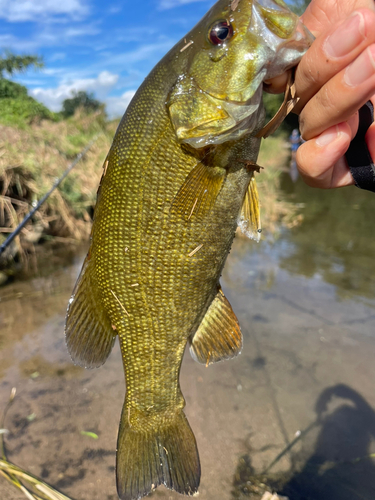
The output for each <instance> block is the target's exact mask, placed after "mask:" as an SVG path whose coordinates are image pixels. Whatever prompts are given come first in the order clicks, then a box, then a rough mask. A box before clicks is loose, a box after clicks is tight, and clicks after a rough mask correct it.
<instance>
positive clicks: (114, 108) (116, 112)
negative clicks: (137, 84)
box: [105, 90, 135, 118]
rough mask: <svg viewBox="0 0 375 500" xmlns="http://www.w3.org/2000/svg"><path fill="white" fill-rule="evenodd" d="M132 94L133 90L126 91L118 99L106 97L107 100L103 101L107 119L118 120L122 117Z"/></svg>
mask: <svg viewBox="0 0 375 500" xmlns="http://www.w3.org/2000/svg"><path fill="white" fill-rule="evenodd" d="M134 94H135V90H128V91H127V92H124V93H123V94H122V96H120V97H107V99H105V105H106V110H107V114H108V116H109V118H118V117H120V116H122V115H123V114H124V111H125V109H126V108H127V107H128V104H129V102H130V101H131V100H132V98H133V96H134Z"/></svg>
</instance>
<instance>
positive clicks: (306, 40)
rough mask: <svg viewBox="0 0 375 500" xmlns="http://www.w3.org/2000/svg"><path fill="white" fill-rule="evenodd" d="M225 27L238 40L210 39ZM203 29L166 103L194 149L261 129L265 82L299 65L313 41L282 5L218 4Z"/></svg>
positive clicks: (244, 0)
mask: <svg viewBox="0 0 375 500" xmlns="http://www.w3.org/2000/svg"><path fill="white" fill-rule="evenodd" d="M207 17H208V19H206V18H207ZM220 19H221V20H223V19H224V20H225V21H220ZM220 22H227V23H230V25H231V27H232V30H233V35H232V36H231V37H229V38H228V40H226V41H225V42H223V43H221V44H218V45H215V44H213V43H212V42H211V41H210V36H211V33H212V29H213V28H212V27H213V26H214V27H215V26H217V24H218V23H219V24H220ZM201 24H203V25H198V26H197V27H196V28H199V30H198V35H197V38H196V39H195V41H194V43H193V44H192V45H195V48H194V50H193V49H192V53H191V54H190V56H189V61H188V64H187V69H186V71H184V73H183V74H182V75H180V77H179V78H178V81H177V83H176V85H175V87H174V88H173V89H172V91H171V93H170V98H169V101H168V103H167V105H168V109H169V113H170V116H171V120H172V123H173V126H174V128H175V131H176V135H177V137H178V139H179V141H180V142H184V143H187V144H189V145H190V146H192V147H194V148H202V147H205V146H207V145H210V144H221V143H223V142H226V141H228V140H237V139H238V138H240V137H242V136H243V135H245V134H249V133H252V132H253V131H254V130H256V129H257V127H258V126H259V118H260V117H261V116H262V113H261V112H260V109H259V108H260V107H261V102H262V87H263V82H264V80H267V79H270V78H272V77H274V76H278V75H280V74H282V73H283V72H284V71H286V70H288V69H290V68H291V67H293V66H295V65H296V64H298V62H299V61H300V59H301V57H302V56H303V54H304V53H305V52H306V50H307V49H308V47H309V46H310V45H311V43H312V41H313V36H312V35H311V34H310V33H309V31H308V30H307V28H305V27H304V26H303V24H302V23H301V21H300V20H299V18H298V16H297V15H296V14H294V13H293V12H291V11H290V10H289V9H288V7H287V6H286V5H285V4H284V2H282V0H258V1H256V0H252V1H249V0H239V1H237V0H233V1H232V2H228V1H226V2H222V1H219V2H218V3H217V4H216V5H215V6H214V7H213V8H212V9H211V11H210V12H209V14H208V15H207V16H206V17H205V18H204V19H203V20H202V23H201ZM193 35H194V30H193V32H191V40H194V37H193ZM203 35H205V36H203ZM185 39H186V40H188V39H189V36H188V37H186V38H185ZM198 45H200V46H201V47H200V49H198V48H197V46H198ZM258 128H259V127H258Z"/></svg>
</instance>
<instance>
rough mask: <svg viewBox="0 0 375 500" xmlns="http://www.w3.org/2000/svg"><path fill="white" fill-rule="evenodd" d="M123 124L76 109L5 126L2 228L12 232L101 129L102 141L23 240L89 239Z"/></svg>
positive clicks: (0, 172)
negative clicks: (67, 115) (62, 116)
mask: <svg viewBox="0 0 375 500" xmlns="http://www.w3.org/2000/svg"><path fill="white" fill-rule="evenodd" d="M116 126H117V123H111V124H106V123H105V121H104V118H103V116H101V115H98V114H92V115H84V114H82V113H81V114H79V113H78V114H76V115H75V116H74V117H73V118H71V119H68V120H64V121H60V122H57V123H53V122H50V121H43V122H42V123H41V124H39V125H38V124H34V125H31V126H29V127H28V128H26V129H18V128H13V127H8V126H4V125H0V233H2V234H3V235H4V237H5V236H7V234H9V232H11V231H12V230H13V229H14V228H15V227H16V225H17V224H18V223H19V222H20V221H21V220H22V219H23V217H24V216H25V215H26V214H27V213H28V212H29V211H30V210H31V208H32V207H33V204H35V203H36V202H37V201H38V200H39V199H40V198H41V197H42V196H43V195H44V194H45V193H46V192H47V191H48V190H49V188H50V187H51V186H52V184H53V183H54V182H55V180H56V179H57V178H59V177H60V176H61V175H62V173H63V172H64V171H65V169H66V168H67V167H68V165H69V164H70V163H71V161H72V160H73V159H74V158H75V156H76V155H77V154H78V153H79V152H80V151H81V150H82V149H83V148H84V147H85V145H86V144H87V143H88V142H89V141H90V140H91V139H92V138H93V137H94V136H95V135H96V134H98V133H99V137H98V140H97V141H96V142H95V144H94V145H93V147H92V148H91V149H90V150H89V151H88V153H87V154H86V155H85V157H84V158H83V159H82V160H81V161H80V162H79V163H78V165H77V166H76V167H75V169H74V170H73V171H72V173H71V174H70V175H69V176H68V177H67V178H66V179H65V180H64V181H63V183H62V184H61V185H60V187H59V188H58V189H56V190H55V191H54V192H53V194H52V195H51V196H50V198H49V199H48V200H47V202H46V203H45V204H44V205H43V206H42V207H41V209H40V210H39V211H38V212H37V214H36V215H35V216H34V218H33V221H32V223H29V224H28V225H27V227H26V228H25V229H24V230H23V231H22V233H21V245H22V246H23V247H26V248H27V246H28V244H32V243H35V242H36V241H37V240H38V239H39V237H40V236H41V235H42V234H44V235H49V236H58V237H64V238H68V239H70V240H72V239H74V240H82V239H86V238H87V237H88V235H89V232H90V227H91V217H90V215H91V213H92V210H93V207H94V205H95V198H96V190H97V186H98V183H99V180H100V176H101V173H102V168H101V167H102V164H103V160H104V158H105V155H106V153H107V151H108V149H109V147H110V145H111V142H112V137H113V135H114V132H115V129H116Z"/></svg>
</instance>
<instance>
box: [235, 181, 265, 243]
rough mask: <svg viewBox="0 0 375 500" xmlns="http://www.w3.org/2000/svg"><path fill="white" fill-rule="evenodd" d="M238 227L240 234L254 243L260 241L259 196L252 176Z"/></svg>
mask: <svg viewBox="0 0 375 500" xmlns="http://www.w3.org/2000/svg"><path fill="white" fill-rule="evenodd" d="M238 227H239V228H240V230H241V232H242V234H244V235H245V236H247V237H248V238H250V239H252V240H255V241H259V240H260V234H261V232H262V229H261V224H260V208H259V195H258V189H257V185H256V182H255V177H254V174H253V175H252V177H251V179H250V182H249V185H248V188H247V190H246V193H245V197H244V200H243V202H242V208H241V214H240V218H239V220H238Z"/></svg>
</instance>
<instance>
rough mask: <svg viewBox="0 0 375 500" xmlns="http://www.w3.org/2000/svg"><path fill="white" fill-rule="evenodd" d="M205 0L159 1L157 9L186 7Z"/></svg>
mask: <svg viewBox="0 0 375 500" xmlns="http://www.w3.org/2000/svg"><path fill="white" fill-rule="evenodd" d="M206 1H207V0H160V2H159V9H160V10H166V9H173V8H174V7H179V6H180V5H186V4H188V3H193V2H206Z"/></svg>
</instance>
